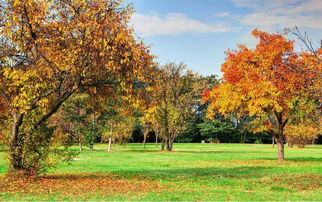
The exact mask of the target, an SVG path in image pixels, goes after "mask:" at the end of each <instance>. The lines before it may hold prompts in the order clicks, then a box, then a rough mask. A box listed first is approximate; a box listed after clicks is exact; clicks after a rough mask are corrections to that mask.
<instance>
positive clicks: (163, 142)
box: [161, 138, 165, 151]
mask: <svg viewBox="0 0 322 202" xmlns="http://www.w3.org/2000/svg"><path fill="white" fill-rule="evenodd" d="M164 145H165V140H164V138H162V144H161V151H163V150H164Z"/></svg>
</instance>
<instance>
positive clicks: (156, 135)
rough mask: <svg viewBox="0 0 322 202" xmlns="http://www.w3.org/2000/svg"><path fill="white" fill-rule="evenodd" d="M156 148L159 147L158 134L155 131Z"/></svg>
mask: <svg viewBox="0 0 322 202" xmlns="http://www.w3.org/2000/svg"><path fill="white" fill-rule="evenodd" d="M155 147H158V132H157V131H155Z"/></svg>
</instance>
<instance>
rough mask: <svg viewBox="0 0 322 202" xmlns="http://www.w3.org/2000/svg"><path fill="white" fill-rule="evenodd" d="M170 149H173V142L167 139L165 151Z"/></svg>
mask: <svg viewBox="0 0 322 202" xmlns="http://www.w3.org/2000/svg"><path fill="white" fill-rule="evenodd" d="M172 147H173V140H171V139H169V140H167V141H166V148H167V151H172Z"/></svg>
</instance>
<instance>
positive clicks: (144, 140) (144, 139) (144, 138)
mask: <svg viewBox="0 0 322 202" xmlns="http://www.w3.org/2000/svg"><path fill="white" fill-rule="evenodd" d="M143 136H144V137H143V149H145V142H146V136H147V134H146V135H143Z"/></svg>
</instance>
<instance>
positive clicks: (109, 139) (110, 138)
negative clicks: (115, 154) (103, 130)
mask: <svg viewBox="0 0 322 202" xmlns="http://www.w3.org/2000/svg"><path fill="white" fill-rule="evenodd" d="M107 151H109V152H110V151H112V137H109V138H108V148H107Z"/></svg>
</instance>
